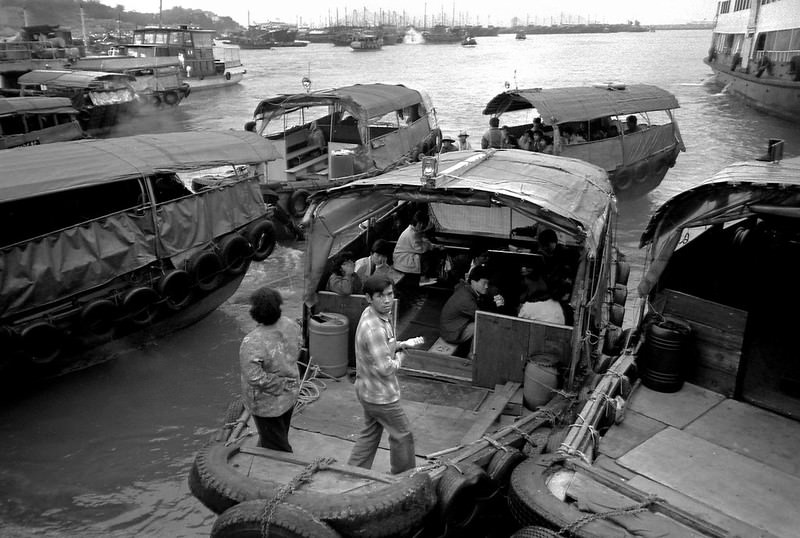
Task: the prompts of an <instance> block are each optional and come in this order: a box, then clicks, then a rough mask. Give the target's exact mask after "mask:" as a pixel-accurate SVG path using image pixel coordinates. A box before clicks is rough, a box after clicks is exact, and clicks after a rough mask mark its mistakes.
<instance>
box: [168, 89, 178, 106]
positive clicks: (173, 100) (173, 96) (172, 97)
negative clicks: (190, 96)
mask: <svg viewBox="0 0 800 538" xmlns="http://www.w3.org/2000/svg"><path fill="white" fill-rule="evenodd" d="M178 101H180V99H179V98H178V94H177V93H175V92H167V93H165V94H164V102H165V103H167V104H168V105H169V106H175V105H177V104H178Z"/></svg>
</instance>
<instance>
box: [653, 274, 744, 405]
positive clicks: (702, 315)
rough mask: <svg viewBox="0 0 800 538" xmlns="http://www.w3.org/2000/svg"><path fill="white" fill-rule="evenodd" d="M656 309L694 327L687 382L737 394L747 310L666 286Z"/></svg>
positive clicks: (724, 393) (659, 294)
mask: <svg viewBox="0 0 800 538" xmlns="http://www.w3.org/2000/svg"><path fill="white" fill-rule="evenodd" d="M653 306H654V307H655V309H656V310H657V311H659V312H661V314H662V315H663V316H664V317H666V318H672V319H676V320H679V321H684V322H686V323H688V324H689V326H691V328H692V335H691V338H690V339H689V344H688V349H687V357H686V358H687V361H688V365H687V366H688V367H687V372H686V375H687V381H690V382H692V383H694V384H696V385H700V386H701V387H704V388H707V389H709V390H713V391H715V392H718V393H720V394H723V395H725V396H733V395H734V392H735V391H736V382H737V378H738V376H739V368H740V365H741V358H742V344H743V341H744V331H745V327H746V325H747V312H745V311H744V310H739V309H738V308H734V307H732V306H727V305H724V304H720V303H715V302H713V301H708V300H706V299H701V298H700V297H695V296H694V295H689V294H686V293H681V292H679V291H675V290H670V289H665V290H663V291H661V292H659V293H658V294H657V295H656V298H655V300H654V302H653Z"/></svg>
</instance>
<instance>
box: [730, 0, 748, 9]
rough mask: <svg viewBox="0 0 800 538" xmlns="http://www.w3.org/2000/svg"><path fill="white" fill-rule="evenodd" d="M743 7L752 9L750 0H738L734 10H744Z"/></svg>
mask: <svg viewBox="0 0 800 538" xmlns="http://www.w3.org/2000/svg"><path fill="white" fill-rule="evenodd" d="M743 9H750V0H736V3H735V4H734V5H733V10H734V11H742V10H743Z"/></svg>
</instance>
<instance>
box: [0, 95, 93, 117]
mask: <svg viewBox="0 0 800 538" xmlns="http://www.w3.org/2000/svg"><path fill="white" fill-rule="evenodd" d="M20 112H30V113H40V114H41V113H54V112H60V113H72V114H77V112H78V111H77V110H75V108H74V107H73V106H72V102H71V101H70V100H69V99H68V98H66V97H7V98H5V99H0V115H5V114H18V113H20Z"/></svg>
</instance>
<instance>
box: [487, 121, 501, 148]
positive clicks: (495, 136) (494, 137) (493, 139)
mask: <svg viewBox="0 0 800 538" xmlns="http://www.w3.org/2000/svg"><path fill="white" fill-rule="evenodd" d="M504 141H505V139H504V138H503V131H501V130H500V119H499V118H489V129H488V130H487V131H486V132H485V133H483V136H482V137H481V149H488V148H502V147H504V145H503V143H504Z"/></svg>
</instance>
